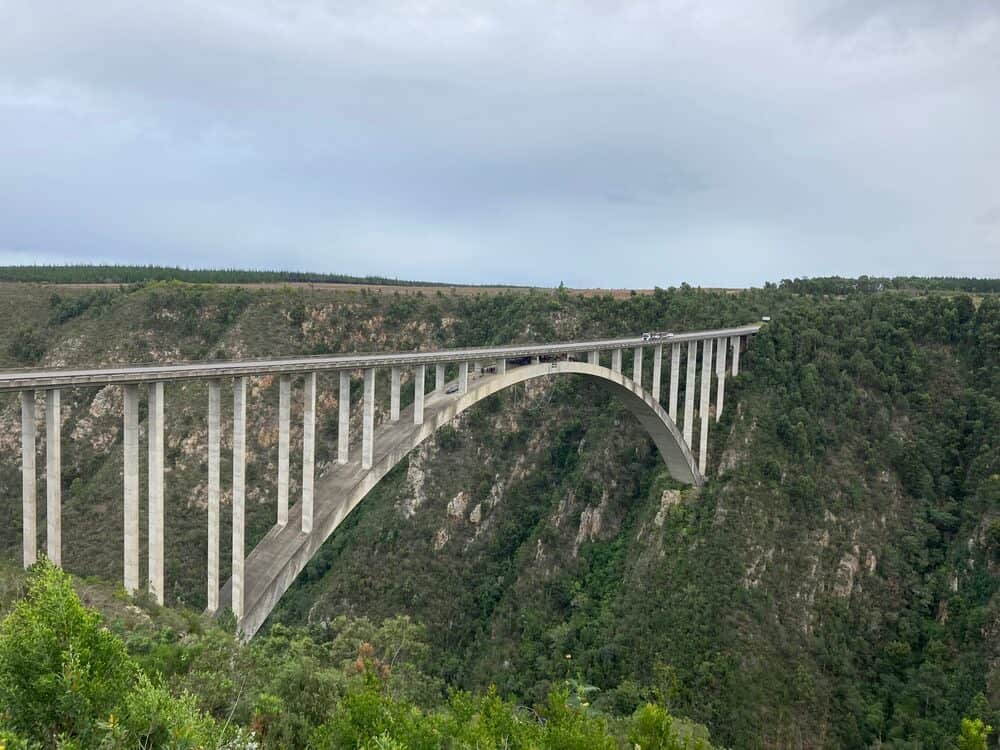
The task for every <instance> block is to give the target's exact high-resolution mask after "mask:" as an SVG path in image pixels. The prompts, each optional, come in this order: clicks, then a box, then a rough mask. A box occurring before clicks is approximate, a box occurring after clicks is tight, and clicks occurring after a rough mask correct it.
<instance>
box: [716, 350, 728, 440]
mask: <svg viewBox="0 0 1000 750" xmlns="http://www.w3.org/2000/svg"><path fill="white" fill-rule="evenodd" d="M726 343H727V340H726V339H725V338H720V339H716V342H715V421H716V422H718V421H719V420H720V419H722V402H723V398H724V397H725V394H726Z"/></svg>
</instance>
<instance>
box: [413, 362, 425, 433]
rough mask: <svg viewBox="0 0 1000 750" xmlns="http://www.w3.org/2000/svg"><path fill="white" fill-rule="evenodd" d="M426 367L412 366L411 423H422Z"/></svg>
mask: <svg viewBox="0 0 1000 750" xmlns="http://www.w3.org/2000/svg"><path fill="white" fill-rule="evenodd" d="M426 376H427V367H426V366H425V365H417V366H416V367H414V368H413V424H423V423H424V378H425V377H426Z"/></svg>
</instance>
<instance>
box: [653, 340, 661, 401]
mask: <svg viewBox="0 0 1000 750" xmlns="http://www.w3.org/2000/svg"><path fill="white" fill-rule="evenodd" d="M662 368H663V344H657V345H656V346H655V347H653V401H655V402H656V403H660V378H661V377H662V372H661V370H662Z"/></svg>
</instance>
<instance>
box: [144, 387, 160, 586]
mask: <svg viewBox="0 0 1000 750" xmlns="http://www.w3.org/2000/svg"><path fill="white" fill-rule="evenodd" d="M146 397H147V400H148V401H149V414H148V416H147V422H148V427H149V463H148V469H149V482H148V489H149V523H148V532H149V534H148V537H149V539H148V541H149V544H148V552H149V566H148V573H149V593H150V594H151V595H152V596H153V599H155V600H156V603H157V604H163V383H162V382H160V383H150V384H149V386H148V390H147V392H146Z"/></svg>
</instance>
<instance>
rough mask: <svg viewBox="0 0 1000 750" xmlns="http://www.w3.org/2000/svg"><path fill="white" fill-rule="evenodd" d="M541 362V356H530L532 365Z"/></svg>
mask: <svg viewBox="0 0 1000 750" xmlns="http://www.w3.org/2000/svg"><path fill="white" fill-rule="evenodd" d="M541 363H542V358H541V357H532V358H531V364H533V365H540V364H541Z"/></svg>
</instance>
